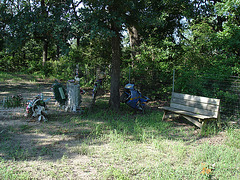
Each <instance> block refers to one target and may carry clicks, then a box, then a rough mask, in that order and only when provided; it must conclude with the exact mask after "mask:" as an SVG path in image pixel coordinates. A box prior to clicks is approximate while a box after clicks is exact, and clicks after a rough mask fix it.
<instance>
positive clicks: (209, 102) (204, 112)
mask: <svg viewBox="0 0 240 180" xmlns="http://www.w3.org/2000/svg"><path fill="white" fill-rule="evenodd" d="M219 106H220V99H215V98H207V97H201V96H193V95H189V94H181V93H175V92H173V93H172V98H171V102H170V107H162V109H163V110H164V115H163V120H165V119H168V118H174V117H178V116H183V117H184V118H186V119H187V120H188V121H190V122H192V123H193V124H195V125H196V126H198V127H199V128H201V127H202V125H203V124H204V122H206V121H207V120H219V119H220V114H219Z"/></svg>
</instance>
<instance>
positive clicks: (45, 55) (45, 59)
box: [42, 40, 48, 67]
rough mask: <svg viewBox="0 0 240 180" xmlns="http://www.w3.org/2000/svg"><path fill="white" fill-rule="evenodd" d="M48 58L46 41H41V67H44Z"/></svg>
mask: <svg viewBox="0 0 240 180" xmlns="http://www.w3.org/2000/svg"><path fill="white" fill-rule="evenodd" d="M47 56H48V42H47V41H46V40H44V41H43V61H42V66H43V67H44V66H45V64H46V61H47Z"/></svg>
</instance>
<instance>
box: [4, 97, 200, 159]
mask: <svg viewBox="0 0 240 180" xmlns="http://www.w3.org/2000/svg"><path fill="white" fill-rule="evenodd" d="M107 103H108V102H107V101H100V100H99V101H97V102H96V105H95V107H94V108H93V109H91V111H90V110H89V109H85V111H84V112H83V113H82V114H78V113H64V112H57V111H56V112H55V113H53V114H51V115H50V116H49V121H48V122H47V123H38V122H29V123H26V122H25V124H23V125H18V126H7V127H6V126H5V127H3V126H1V125H0V132H1V134H0V135H1V139H0V157H1V158H4V159H6V160H7V159H12V160H16V161H25V160H35V159H39V158H40V159H44V160H49V161H57V160H60V159H62V158H63V157H65V156H71V157H74V156H77V155H83V154H85V155H86V154H88V153H90V151H91V150H90V149H91V148H90V147H91V146H94V145H95V146H96V145H103V144H104V143H108V142H109V141H110V139H111V135H112V136H113V134H115V135H118V136H115V137H114V138H117V137H119V136H121V137H122V138H123V139H124V140H125V141H134V142H137V143H143V142H149V141H152V140H153V139H156V140H158V139H159V140H161V139H171V140H176V141H178V140H179V141H188V142H189V141H194V140H195V139H196V131H195V128H194V126H186V124H185V123H181V122H178V123H176V122H175V123H174V122H166V121H162V115H163V112H161V111H157V110H151V109H148V110H147V111H146V113H145V114H142V113H141V112H139V111H135V110H133V109H131V108H129V107H128V106H126V105H125V104H121V108H120V111H119V112H114V111H112V110H110V109H109V108H108V104H107Z"/></svg>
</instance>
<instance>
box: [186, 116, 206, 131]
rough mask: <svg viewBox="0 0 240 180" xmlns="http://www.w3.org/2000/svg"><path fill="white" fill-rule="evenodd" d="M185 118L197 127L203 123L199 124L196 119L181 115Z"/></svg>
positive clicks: (200, 126)
mask: <svg viewBox="0 0 240 180" xmlns="http://www.w3.org/2000/svg"><path fill="white" fill-rule="evenodd" d="M183 117H184V118H185V119H187V120H188V121H190V122H192V123H193V124H195V125H196V126H197V127H199V128H202V126H203V124H201V123H200V122H198V121H197V120H196V119H194V118H191V117H189V116H183Z"/></svg>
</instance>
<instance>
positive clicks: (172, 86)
mask: <svg viewBox="0 0 240 180" xmlns="http://www.w3.org/2000/svg"><path fill="white" fill-rule="evenodd" d="M174 80H175V69H173V86H172V92H174Z"/></svg>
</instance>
